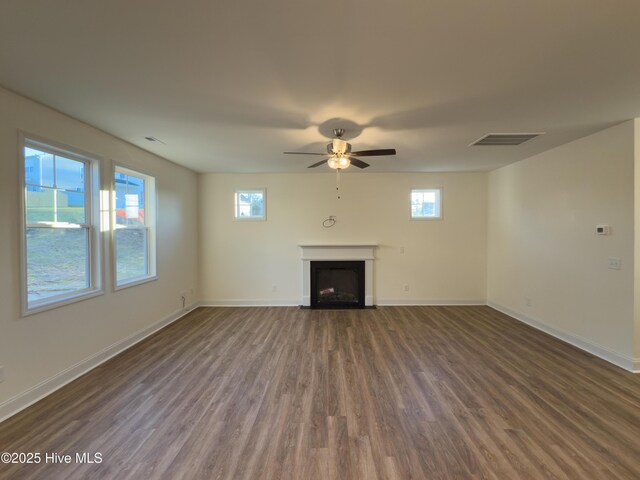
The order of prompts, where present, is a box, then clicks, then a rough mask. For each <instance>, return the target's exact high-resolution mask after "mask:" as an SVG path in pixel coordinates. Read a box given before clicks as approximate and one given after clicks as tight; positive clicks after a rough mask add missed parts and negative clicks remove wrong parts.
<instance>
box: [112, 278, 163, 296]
mask: <svg viewBox="0 0 640 480" xmlns="http://www.w3.org/2000/svg"><path fill="white" fill-rule="evenodd" d="M157 279H158V276H157V275H150V276H147V277H137V278H134V279H131V280H129V281H127V282H123V283H119V284H116V285H115V286H114V287H113V290H114V291H115V292H117V291H119V290H124V289H125V288H129V287H135V286H137V285H142V284H143V283H148V282H154V281H156V280H157Z"/></svg>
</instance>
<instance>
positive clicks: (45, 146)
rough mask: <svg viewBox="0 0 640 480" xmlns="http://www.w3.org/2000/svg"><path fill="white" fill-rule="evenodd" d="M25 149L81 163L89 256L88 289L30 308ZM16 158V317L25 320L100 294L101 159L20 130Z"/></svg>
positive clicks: (103, 272)
mask: <svg viewBox="0 0 640 480" xmlns="http://www.w3.org/2000/svg"><path fill="white" fill-rule="evenodd" d="M26 147H29V148H32V149H41V150H42V151H45V152H48V153H51V154H53V155H59V156H63V157H66V158H70V159H72V160H75V161H78V162H82V163H84V164H85V170H86V172H85V176H84V183H85V185H84V187H85V191H84V195H85V223H84V224H83V225H82V226H83V227H85V228H86V229H87V241H88V247H89V248H88V252H87V254H88V257H89V262H88V264H89V287H88V288H86V289H82V290H75V291H73V292H69V293H64V294H60V295H55V296H51V297H45V298H43V299H40V300H36V301H34V302H32V304H33V305H32V306H30V305H29V295H28V285H27V283H28V272H27V228H32V227H29V226H28V225H27V203H26V178H25V171H24V169H25V165H26V158H25V155H24V150H25V148H26ZM18 158H19V163H20V167H19V168H18V174H19V177H18V178H19V185H20V201H19V207H20V228H19V232H20V241H19V245H20V275H21V278H20V316H21V317H26V316H29V315H32V314H36V313H41V312H44V311H47V310H51V309H54V308H58V307H62V306H65V305H69V304H72V303H75V302H79V301H82V300H87V299H89V298H94V297H97V296H100V295H103V294H104V284H105V269H104V261H105V259H104V255H103V250H102V235H101V215H100V201H101V193H100V192H101V191H102V176H101V173H102V172H101V168H102V162H103V158H102V157H100V156H99V155H93V154H90V153H87V152H85V151H84V150H81V149H78V148H75V147H70V146H68V145H65V144H61V143H58V142H55V141H53V140H48V139H45V138H44V137H40V136H38V135H33V134H31V133H28V132H25V131H23V130H18ZM54 178H55V169H54ZM54 195H55V193H54Z"/></svg>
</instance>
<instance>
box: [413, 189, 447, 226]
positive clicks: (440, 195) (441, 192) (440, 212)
mask: <svg viewBox="0 0 640 480" xmlns="http://www.w3.org/2000/svg"><path fill="white" fill-rule="evenodd" d="M435 191H437V192H438V199H437V202H436V205H437V206H438V216H437V217H414V216H413V212H412V210H411V206H412V205H413V204H412V203H411V201H412V197H413V192H435ZM443 197H444V190H443V187H441V186H440V187H413V188H411V189H409V220H418V221H422V220H443V219H444V214H443V209H442V204H443Z"/></svg>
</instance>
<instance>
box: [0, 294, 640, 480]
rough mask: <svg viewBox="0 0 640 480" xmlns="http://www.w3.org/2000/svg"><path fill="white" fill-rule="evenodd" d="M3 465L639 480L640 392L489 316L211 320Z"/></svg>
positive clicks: (230, 314) (22, 431)
mask: <svg viewBox="0 0 640 480" xmlns="http://www.w3.org/2000/svg"><path fill="white" fill-rule="evenodd" d="M0 451H9V452H42V454H43V455H44V453H45V452H56V453H58V454H72V455H74V456H75V454H76V453H78V452H88V453H89V454H91V455H93V454H94V453H97V452H99V453H101V454H102V463H99V464H77V463H75V462H74V463H72V464H70V465H51V464H46V463H45V462H44V461H43V462H41V463H40V464H37V465H24V466H20V465H6V464H5V465H2V464H0V477H1V478H11V479H21V478H47V479H49V478H66V479H69V478H82V479H85V478H114V479H115V478H117V479H155V478H167V479H174V478H176V479H177V478H180V479H218V478H220V479H227V478H228V479H231V478H233V479H263V478H264V479H276V478H287V479H304V480H307V479H367V480H372V479H409V478H417V479H452V478H461V479H467V478H468V479H473V478H493V479H499V480H505V479H519V478H523V479H538V478H557V479H598V480H602V479H638V478H640V378H639V377H638V376H637V375H633V374H631V373H628V372H625V371H623V370H621V369H619V368H617V367H614V366H612V365H609V364H607V363H606V362H604V361H602V360H600V359H597V358H595V357H592V356H590V355H588V354H586V353H583V352H581V351H580V350H577V349H575V348H573V347H570V346H568V345H566V344H563V343H562V342H560V341H557V340H555V339H553V338H551V337H549V336H547V335H544V334H542V333H540V332H538V331H535V330H533V329H531V328H529V327H527V326H525V325H522V324H520V323H518V322H516V321H515V320H513V319H510V318H509V317H507V316H505V315H503V314H501V313H498V312H496V311H495V310H492V309H491V308H489V307H383V308H379V309H377V310H353V311H310V310H299V309H297V308H275V307H274V308H200V309H198V310H196V311H194V312H192V313H190V314H189V315H188V316H186V317H185V318H184V319H182V320H180V321H178V322H176V323H174V324H173V325H171V326H170V327H168V328H166V329H164V330H162V331H161V332H159V333H157V334H156V335H154V336H152V337H150V338H148V339H147V340H145V341H144V342H142V343H140V344H138V345H136V346H135V347H133V348H131V349H130V350H128V351H126V352H124V353H123V354H121V355H119V356H118V357H116V358H114V359H112V360H111V361H109V362H107V363H105V364H103V365H102V366H100V367H99V368H97V369H95V370H93V371H92V372H90V373H88V374H87V375H85V376H83V377H81V378H80V379H78V380H76V381H74V382H73V383H71V384H69V385H68V386H66V387H64V388H63V389H61V390H59V391H57V392H56V393H54V394H53V395H51V396H49V397H47V398H46V399H44V400H43V401H41V402H39V403H37V404H35V405H34V406H32V407H31V408H29V409H27V410H26V411H24V412H22V413H20V414H19V415H17V416H15V417H13V418H11V419H9V420H7V421H6V422H4V423H2V424H0ZM74 460H75V458H74Z"/></svg>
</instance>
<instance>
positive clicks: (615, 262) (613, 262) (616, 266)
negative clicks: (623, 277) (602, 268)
mask: <svg viewBox="0 0 640 480" xmlns="http://www.w3.org/2000/svg"><path fill="white" fill-rule="evenodd" d="M608 265H609V267H608V268H610V269H611V270H620V259H619V258H618V257H609V260H608Z"/></svg>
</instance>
